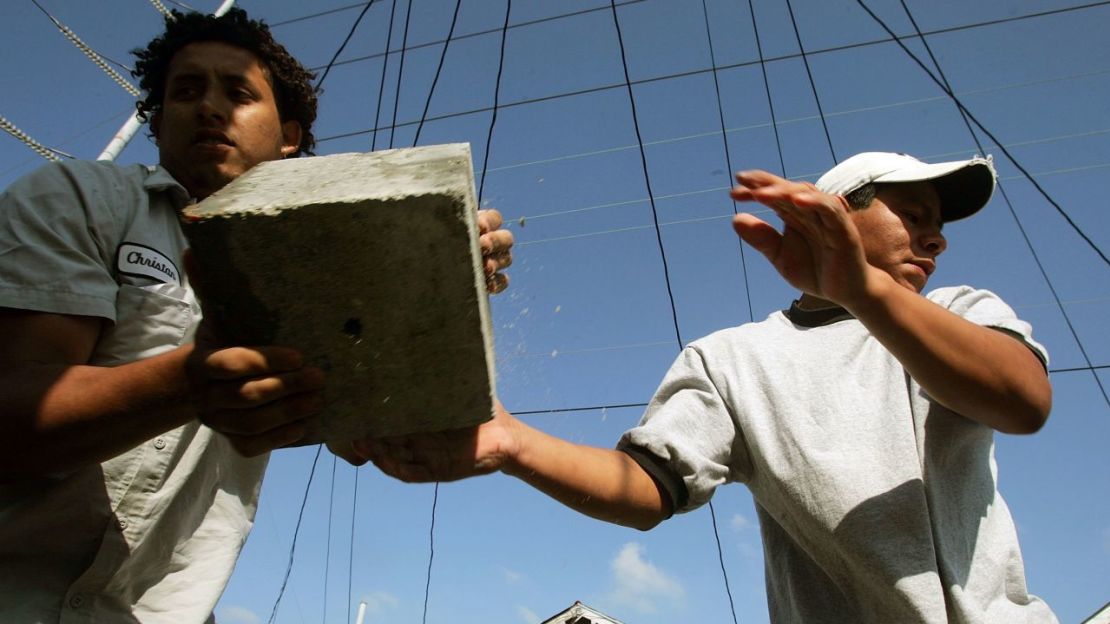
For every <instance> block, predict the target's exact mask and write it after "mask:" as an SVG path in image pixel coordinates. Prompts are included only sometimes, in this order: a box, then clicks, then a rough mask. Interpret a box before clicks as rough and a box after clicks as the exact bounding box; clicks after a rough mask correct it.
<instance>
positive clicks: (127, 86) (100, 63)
mask: <svg viewBox="0 0 1110 624" xmlns="http://www.w3.org/2000/svg"><path fill="white" fill-rule="evenodd" d="M31 1H32V2H34V3H35V6H37V7H38V8H39V10H40V11H42V12H43V13H45V14H46V17H49V18H50V21H51V22H54V25H55V26H57V27H58V30H60V31H62V34H63V35H65V37H66V39H69V40H70V41H71V42H72V43H73V45H75V46H77V49H79V50H81V52H83V53H84V54H85V56H87V57H89V60H91V61H92V62H93V63H95V64H96V66H97V67H99V68H100V69H102V70H104V73H106V74H108V77H109V78H111V79H112V80H114V81H115V82H116V84H118V85H119V86H121V87H123V89H124V90H125V91H127V92H128V93H130V94H131V95H132V96H133V97H139V95H140V92H139V89H138V88H136V87H135V85H133V84H131V83H130V82H128V81H127V79H125V78H124V77H123V76H121V75H120V74H119V72H117V71H116V70H114V69H112V67H111V66H110V65H108V63H106V62H105V61H104V58H103V57H102V56H101V55H100V54H99V53H97V52H96V50H93V49H92V48H90V47H89V46H88V45H87V44H86V43H85V42H84V41H81V38H80V37H78V36H77V33H75V32H73V31H72V30H70V29H69V27H68V26H66V25H65V24H63V23H61V22H59V21H58V20H57V19H55V18H54V16H53V15H51V14H50V13H48V12H47V11H46V9H44V8H42V5H40V4H39V3H38V2H37V1H36V0H31ZM163 8H165V7H163Z"/></svg>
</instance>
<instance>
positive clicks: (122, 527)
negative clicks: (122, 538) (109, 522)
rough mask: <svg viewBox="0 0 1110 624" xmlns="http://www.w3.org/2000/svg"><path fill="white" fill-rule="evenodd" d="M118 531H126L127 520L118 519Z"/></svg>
mask: <svg viewBox="0 0 1110 624" xmlns="http://www.w3.org/2000/svg"><path fill="white" fill-rule="evenodd" d="M119 530H121V531H126V530H127V518H120V519H119Z"/></svg>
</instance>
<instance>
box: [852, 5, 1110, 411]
mask: <svg viewBox="0 0 1110 624" xmlns="http://www.w3.org/2000/svg"><path fill="white" fill-rule="evenodd" d="M856 2H857V3H858V4H859V5H860V7H862V8H863V10H864V11H867V14H868V15H870V16H871V18H872V19H873V20H875V22H876V23H878V24H879V26H881V27H882V28H883V30H885V31H887V33H889V34H890V35H891V36H893V35H894V31H892V30H891V29H890V27H889V26H887V24H886V22H884V21H883V20H882V18H880V17H879V16H878V15H876V14H875V12H874V11H872V10H871V9H870V8H869V7H868V6H867V5H866V4H865V3H864V1H863V0H856ZM896 43H897V44H898V46H899V47H901V48H902V51H904V52H905V53H906V54H907V55H908V56H909V57H910V58H911V59H912V60H913V61H914V62H915V63H917V65H918V66H919V67H921V69H922V70H924V71H925V73H926V74H928V76H929V78H931V79H932V80H933V82H934V83H936V85H937V86H938V87H940V88H941V90H943V91H944V92H945V93H946V94H947V95H948V97H950V98H952V101H953V102H954V103H955V104H956V106H957V107H958V108H959V109H960V112H961V113H962V114H964V115H966V116H967V118H968V119H970V120H971V121H972V122H973V123H974V124H975V126H976V127H977V128H979V131H980V132H982V133H983V134H985V135H987V136H988V137H989V138H990V140H992V141H994V142H995V144H996V145H998V148H999V149H1000V150H1002V153H1003V154H1005V155H1006V158H1008V159H1009V160H1010V162H1011V163H1012V164H1013V165H1014V166H1015V167H1017V169H1018V171H1020V172H1021V173H1022V174H1023V175H1024V176H1025V177H1026V178H1028V179H1029V182H1030V183H1031V184H1032V185H1033V186H1034V188H1036V189H1037V191H1038V192H1040V194H1041V196H1043V197H1044V198H1045V199H1046V200H1047V201H1048V203H1049V204H1051V205H1052V207H1053V208H1055V209H1056V212H1058V213H1059V214H1060V216H1061V217H1063V218H1064V221H1065V222H1067V224H1068V225H1069V226H1071V228H1072V229H1073V230H1075V233H1076V234H1078V235H1079V237H1080V238H1081V239H1083V241H1084V242H1085V243H1087V245H1088V246H1089V247H1090V248H1091V249H1092V250H1094V252H1095V253H1096V254H1097V255H1098V257H1099V258H1101V259H1102V261H1103V263H1104V264H1106V265H1107V266H1108V267H1110V258H1107V257H1106V254H1105V253H1103V251H1102V249H1100V248H1099V246H1098V245H1096V244H1095V242H1094V241H1093V240H1091V239H1090V237H1088V236H1087V234H1086V233H1084V232H1083V230H1082V229H1080V227H1079V225H1078V224H1076V223H1075V221H1073V220H1072V218H1071V217H1070V216H1069V215H1068V213H1066V212H1064V209H1063V208H1062V207H1060V204H1058V203H1056V200H1054V199H1053V198H1052V197H1051V196H1050V195H1049V194H1048V191H1046V190H1044V188H1043V187H1042V186H1041V185H1040V183H1038V182H1037V180H1036V179H1035V178H1034V177H1033V175H1032V174H1031V173H1029V172H1028V171H1027V170H1026V169H1025V167H1023V166H1022V165H1021V163H1020V162H1018V160H1017V159H1016V158H1014V156H1013V154H1011V153H1010V150H1008V149H1006V148H1005V146H1003V145H1002V142H1001V141H999V140H998V139H997V138H996V137H995V136H994V134H993V133H992V132H991V131H990V130H988V129H987V128H986V127H985V126H984V125H983V124H982V123H980V122H979V120H978V119H977V118H976V117H975V115H973V114H972V113H971V111H970V110H968V109H967V107H966V106H964V104H963V102H961V101H960V99H959V98H958V97H957V96H956V94H955V93H953V92H952V89H950V88H948V87H947V86H946V85H945V84H944V83H943V82H941V80H940V79H939V78H937V76H936V75H934V74H933V72H932V71H930V70H929V68H928V67H926V66H925V64H924V63H922V62H921V59H919V58H918V57H917V55H916V54H914V53H913V52H912V51H910V49H909V48H908V47H906V44H905V43H903V42H902V41H901V40H897V41H896ZM1100 387H1101V386H1100ZM1103 396H1106V395H1105V392H1104V393H1103ZM1107 402H1108V403H1110V398H1108V399H1107Z"/></svg>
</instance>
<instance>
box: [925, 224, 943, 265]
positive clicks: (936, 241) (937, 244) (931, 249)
mask: <svg viewBox="0 0 1110 624" xmlns="http://www.w3.org/2000/svg"><path fill="white" fill-rule="evenodd" d="M920 240H921V248H922V249H923V250H925V253H927V254H929V255H930V256H932V257H934V258H935V257H937V256H939V255H940V254H942V253H944V250H945V249H948V240H947V239H945V238H944V234H941V233H940V230H939V229H932V230H930V231H928V232H924V233H923V234H922V235H921V238H920Z"/></svg>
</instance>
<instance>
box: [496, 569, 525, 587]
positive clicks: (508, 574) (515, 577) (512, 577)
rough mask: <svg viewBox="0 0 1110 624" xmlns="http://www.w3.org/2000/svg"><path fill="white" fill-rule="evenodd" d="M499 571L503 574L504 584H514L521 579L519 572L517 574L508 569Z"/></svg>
mask: <svg viewBox="0 0 1110 624" xmlns="http://www.w3.org/2000/svg"><path fill="white" fill-rule="evenodd" d="M501 571H502V572H504V573H505V582H506V583H516V582H518V581H520V579H521V578H523V577H522V576H521V574H520V572H517V571H516V570H510V569H509V568H501Z"/></svg>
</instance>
